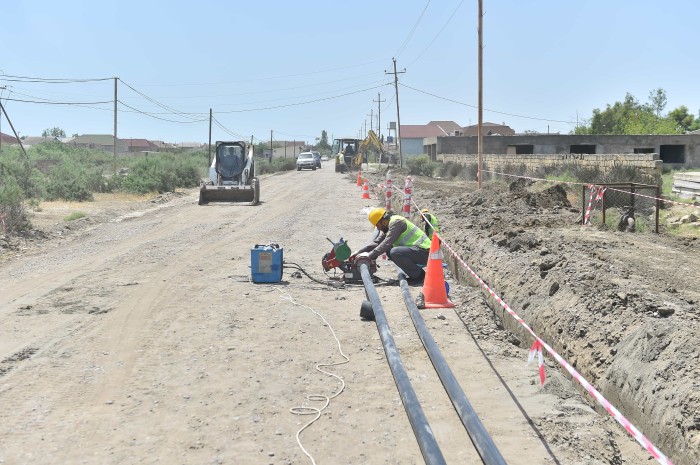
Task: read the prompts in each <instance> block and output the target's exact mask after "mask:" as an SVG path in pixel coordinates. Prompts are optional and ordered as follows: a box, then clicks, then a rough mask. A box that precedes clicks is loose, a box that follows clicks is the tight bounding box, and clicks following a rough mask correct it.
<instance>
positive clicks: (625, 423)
mask: <svg viewBox="0 0 700 465" xmlns="http://www.w3.org/2000/svg"><path fill="white" fill-rule="evenodd" d="M434 234H438V233H437V232H435V233H434ZM438 239H440V243H441V245H443V246H445V248H446V249H447V250H448V251H449V252H450V253H451V254H452V256H453V257H455V259H457V261H459V263H460V264H461V265H462V266H463V267H465V268H466V270H467V271H468V272H469V273H470V274H471V275H472V276H473V277H474V279H476V280H477V281H478V282H479V283H480V284H481V286H482V287H483V288H484V289H486V291H487V292H488V293H489V295H490V296H491V297H493V298H494V299H495V300H496V302H498V303H499V305H500V306H501V307H503V309H504V310H505V311H506V312H508V314H510V316H512V317H513V318H514V319H515V321H517V322H518V323H520V324H521V325H522V326H523V327H524V328H525V329H526V330H527V331H528V332H529V333H530V334H531V335H532V336H533V337H534V338H535V343H534V344H533V345H532V348H531V349H530V355H529V357H528V358H529V359H532V358H534V352H535V351H537V352H538V358H539V370H538V371H539V375H540V381H541V382H542V383H543V384H544V381H545V372H544V358H543V357H542V348H544V349H545V350H546V351H547V352H549V353H550V354H551V355H552V357H554V359H555V360H556V361H557V362H559V364H560V365H561V366H563V367H564V369H565V370H566V371H567V372H569V374H570V375H571V376H572V377H573V378H574V379H575V380H576V381H577V382H578V383H579V384H580V385H581V386H583V388H584V389H585V390H586V391H587V392H588V393H589V394H590V395H591V396H592V397H593V398H594V399H595V400H596V401H597V402H598V403H599V404H600V405H601V406H603V408H605V410H606V411H607V412H608V413H609V414H610V415H612V417H613V418H614V419H615V420H616V421H617V422H618V423H619V424H620V425H622V427H623V428H625V430H627V432H628V433H629V434H630V435H631V436H632V437H633V438H634V439H635V440H636V441H637V442H638V443H639V444H641V446H642V447H644V449H646V451H647V452H649V454H650V455H651V456H652V457H654V458H655V459H656V460H657V461H658V462H659V463H661V464H662V465H672V463H671V461H670V460H669V459H668V457H666V456H665V455H664V454H663V453H662V452H661V451H660V450H659V449H658V448H657V447H656V446H655V445H654V444H653V443H652V442H651V441H650V440H649V439H648V438H647V437H646V436H645V435H644V434H643V433H642V432H641V431H639V429H638V428H637V427H636V426H634V425H633V424H632V423H631V422H630V421H629V420H628V419H627V418H625V416H624V415H622V413H620V411H619V410H618V409H616V408H615V406H614V405H612V404H611V403H610V401H608V400H607V399H606V398H605V397H603V395H602V394H601V393H600V392H598V390H597V389H596V388H594V387H593V386H592V385H591V384H590V383H589V382H588V381H586V379H585V378H584V377H583V376H581V374H580V373H579V372H578V371H576V369H574V367H572V366H571V365H570V364H569V362H567V361H566V360H565V359H564V358H563V357H562V356H561V355H559V354H558V353H557V352H556V351H555V350H554V349H552V348H551V347H550V346H549V345H548V344H547V343H546V342H544V341H543V340H542V339H540V337H539V336H537V334H535V332H534V331H533V330H532V328H530V326H529V325H528V324H527V323H525V321H524V320H523V319H522V318H520V316H519V315H518V314H517V313H515V311H513V309H511V308H510V306H509V305H508V304H507V303H505V302H504V301H503V299H501V297H500V296H499V295H498V294H496V293H495V292H494V291H493V289H491V288H490V287H489V286H488V285H487V284H486V283H485V282H484V281H483V280H482V279H481V278H480V277H479V275H477V274H476V273H475V272H474V270H472V269H471V268H470V267H469V265H467V264H466V262H465V261H464V260H462V258H461V257H460V256H459V255H457V253H456V252H455V251H454V250H453V249H452V248H451V247H450V246H449V245H448V244H447V243H446V242H445V240H444V238H442V237H441V236H440V235H439V234H438Z"/></svg>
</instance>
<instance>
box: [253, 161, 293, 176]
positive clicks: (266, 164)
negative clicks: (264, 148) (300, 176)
mask: <svg viewBox="0 0 700 465" xmlns="http://www.w3.org/2000/svg"><path fill="white" fill-rule="evenodd" d="M296 168H297V161H296V159H295V158H294V157H292V156H290V157H289V158H273V159H272V163H270V160H269V158H263V157H255V175H256V176H258V175H261V174H268V173H277V172H279V171H291V170H295V169H296Z"/></svg>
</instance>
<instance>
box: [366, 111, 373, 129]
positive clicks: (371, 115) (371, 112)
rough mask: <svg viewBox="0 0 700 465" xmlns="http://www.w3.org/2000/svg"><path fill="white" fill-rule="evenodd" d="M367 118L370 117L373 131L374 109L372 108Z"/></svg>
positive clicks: (370, 125)
mask: <svg viewBox="0 0 700 465" xmlns="http://www.w3.org/2000/svg"><path fill="white" fill-rule="evenodd" d="M367 116H369V130H370V131H371V130H372V129H373V128H372V124H373V123H374V108H370V110H369V115H367Z"/></svg>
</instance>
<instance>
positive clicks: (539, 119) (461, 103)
mask: <svg viewBox="0 0 700 465" xmlns="http://www.w3.org/2000/svg"><path fill="white" fill-rule="evenodd" d="M399 85H400V86H402V87H406V88H407V89H411V90H415V91H416V92H420V93H421V94H425V95H430V96H431V97H435V98H439V99H441V100H446V101H448V102H452V103H456V104H458V105H464V106H465V107H470V108H479V107H478V106H476V105H471V104H469V103H464V102H459V101H457V100H453V99H450V98H447V97H441V96H439V95H435V94H432V93H430V92H426V91H424V90H420V89H416V88H415V87H411V86H407V85H406V84H402V83H400V82H399ZM484 111H488V112H491V113H497V114H499V115H507V116H514V117H516V118H525V119H532V120H537V121H549V122H552V123H566V124H576V122H575V121H563V120H558V119H547V118H536V117H534V116H525V115H517V114H515V113H506V112H503V111H497V110H489V109H488V108H484Z"/></svg>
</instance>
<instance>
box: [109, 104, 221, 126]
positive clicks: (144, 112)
mask: <svg viewBox="0 0 700 465" xmlns="http://www.w3.org/2000/svg"><path fill="white" fill-rule="evenodd" d="M117 102H119V103H121V104H122V105H124V106H125V107H127V108H131V109H132V110H134V111H135V112H136V113H140V114H142V115H145V116H148V117H149V118H154V119H158V120H161V121H167V122H169V123H178V124H194V123H202V122H204V121H207V120H206V119H198V120H192V121H176V120H173V119H167V118H162V117H160V116H156V115H154V114H152V113H149V112H147V111H142V110H139V109H138V108H134V107H132V106H131V105H127V104H126V103H124V102H122V101H121V100H117ZM109 103H113V102H109Z"/></svg>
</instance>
